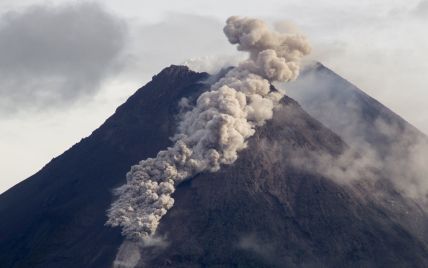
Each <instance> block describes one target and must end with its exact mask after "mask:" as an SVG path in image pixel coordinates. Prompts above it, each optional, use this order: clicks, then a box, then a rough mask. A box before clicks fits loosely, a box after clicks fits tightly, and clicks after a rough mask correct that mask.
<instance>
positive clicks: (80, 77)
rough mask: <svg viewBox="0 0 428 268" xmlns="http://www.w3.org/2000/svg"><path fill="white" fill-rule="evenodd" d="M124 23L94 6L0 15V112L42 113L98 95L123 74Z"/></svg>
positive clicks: (40, 7) (32, 9)
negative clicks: (109, 77)
mask: <svg viewBox="0 0 428 268" xmlns="http://www.w3.org/2000/svg"><path fill="white" fill-rule="evenodd" d="M126 37H127V27H126V24H125V22H124V21H122V20H121V19H119V18H118V17H116V16H115V15H113V14H111V13H109V12H108V11H106V10H105V9H104V8H103V7H102V6H100V5H98V4H95V3H79V4H66V5H34V6H30V7H27V8H25V9H24V10H22V11H8V12H5V13H2V14H1V15H0V58H1V61H0V112H1V114H3V115H7V114H13V113H16V112H19V111H23V110H43V109H46V108H49V107H57V106H59V105H65V104H71V103H73V102H75V101H76V100H79V99H81V98H84V97H89V96H92V95H94V94H95V93H96V92H97V91H98V89H99V86H100V84H101V83H102V81H103V79H104V78H105V77H106V76H107V75H108V74H110V73H111V72H112V71H115V70H118V69H120V65H121V60H120V53H121V51H122V48H123V47H124V45H125V40H126Z"/></svg>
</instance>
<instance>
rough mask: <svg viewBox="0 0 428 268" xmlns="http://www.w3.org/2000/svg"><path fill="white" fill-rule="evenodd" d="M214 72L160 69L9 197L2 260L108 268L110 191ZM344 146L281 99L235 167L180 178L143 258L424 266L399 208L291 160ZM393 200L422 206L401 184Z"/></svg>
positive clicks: (215, 263)
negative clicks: (155, 243) (155, 241)
mask: <svg viewBox="0 0 428 268" xmlns="http://www.w3.org/2000/svg"><path fill="white" fill-rule="evenodd" d="M207 78H208V75H207V74H204V73H194V72H192V71H189V70H188V69H187V68H186V67H180V66H171V67H169V68H167V69H165V70H163V71H162V72H161V73H160V74H159V75H157V76H155V77H154V79H153V81H152V82H150V83H149V84H148V85H146V86H145V87H143V88H141V89H140V90H138V91H137V92H136V93H135V94H134V95H133V96H132V97H131V98H130V99H129V100H128V101H127V102H126V103H125V104H124V105H122V106H121V107H119V108H118V109H117V111H116V113H115V114H114V115H113V116H112V117H110V118H109V119H108V120H107V121H106V122H105V123H104V124H103V125H102V126H101V127H100V128H99V129H97V130H96V131H94V132H93V134H92V135H91V136H90V137H88V138H85V139H83V140H82V141H81V142H80V143H78V144H76V145H75V146H73V147H72V148H71V149H69V150H68V151H66V152H65V153H64V154H63V155H61V156H59V157H57V158H55V159H53V160H52V161H51V162H50V163H49V164H48V165H46V166H45V167H44V168H43V169H42V170H41V171H40V172H38V173H36V174H35V175H34V176H32V177H30V178H29V179H27V180H26V181H24V182H22V183H20V184H18V185H17V186H15V187H13V188H12V189H10V190H9V191H7V192H6V193H4V194H2V195H1V196H0V218H1V219H2V220H1V221H0V264H1V265H0V266H2V267H3V266H4V267H110V266H111V265H112V263H113V260H114V259H115V257H116V253H117V250H118V248H119V246H120V245H121V244H122V242H123V238H122V237H121V236H120V233H119V230H117V229H112V228H108V227H105V226H104V223H105V222H106V220H107V217H106V216H105V215H106V210H107V208H108V207H109V206H110V204H111V202H112V199H113V196H112V193H111V190H112V189H113V188H115V187H116V186H119V185H121V184H123V183H124V181H125V173H126V172H127V171H128V170H129V167H130V166H131V165H132V164H135V163H137V162H138V161H139V160H141V159H145V158H147V157H152V156H154V155H156V153H157V152H158V151H159V150H161V149H164V148H166V147H167V146H168V145H170V144H171V141H170V140H169V137H170V136H171V135H173V134H174V132H175V126H176V115H177V113H178V108H177V103H178V101H179V100H180V99H181V97H183V96H191V95H195V96H196V95H198V94H199V92H200V91H201V90H202V89H204V88H207V86H206V85H204V84H203V83H202V82H203V81H204V80H205V79H207ZM346 148H347V145H346V144H345V143H344V142H343V141H342V139H341V138H340V137H339V136H338V135H336V134H335V133H333V132H332V131H330V130H329V129H327V128H326V127H324V126H323V125H322V124H320V123H319V122H318V121H317V120H315V119H313V118H312V117H311V116H309V115H308V114H307V113H306V112H305V111H304V110H303V109H302V108H301V107H300V106H299V104H297V103H296V102H295V101H294V100H292V99H290V98H288V97H286V98H285V99H284V101H283V107H282V108H281V109H279V110H277V111H275V115H274V118H273V119H272V120H271V121H269V122H268V123H267V124H266V125H265V126H264V127H262V128H261V129H258V131H257V133H256V135H254V136H253V137H252V138H251V139H250V141H249V146H248V148H247V149H245V150H244V151H242V152H241V153H240V157H239V159H238V160H237V162H236V163H235V164H233V165H231V166H227V167H224V168H222V169H221V170H220V171H219V172H217V173H202V174H199V175H197V176H195V177H193V178H192V179H190V180H188V181H186V182H184V183H182V184H181V185H179V186H178V187H177V191H176V192H175V194H174V196H173V197H174V199H175V205H174V207H173V208H172V209H171V210H170V211H169V212H168V213H167V214H166V215H165V216H164V218H163V219H162V220H161V222H160V226H159V229H158V233H159V235H160V236H162V237H164V238H165V243H163V244H162V245H163V247H145V248H141V260H140V263H139V265H140V266H141V265H145V266H144V267H163V266H165V267H302V266H303V267H304V266H308V267H343V266H350V267H405V266H410V267H426V266H428V251H427V247H426V244H424V242H423V241H422V240H421V239H420V237H419V236H418V234H415V233H413V232H412V230H411V229H410V228H408V225H406V224H403V223H401V222H400V217H392V216H391V215H398V214H397V213H398V212H397V213H396V212H394V211H392V212H391V211H389V210H385V207H384V206H383V205H382V204H380V205H379V204H376V202H372V201H368V200H367V199H365V198H364V196H361V195H360V193H359V192H358V191H355V189H354V188H352V187H351V186H348V185H343V184H338V183H336V182H335V181H334V180H331V179H330V178H327V177H326V176H325V175H324V176H323V175H321V174H319V173H317V171H315V170H312V169H311V168H310V166H306V167H305V166H304V165H295V163H294V162H295V161H294V160H293V159H294V157H295V155H294V152H296V151H310V152H318V153H321V154H324V155H329V156H331V157H335V156H337V155H339V154H341V153H342V152H343V151H344V150H346ZM344 179H345V180H346V178H344ZM394 201H396V202H397V203H399V204H400V205H401V208H402V209H400V211H401V210H407V211H409V210H415V209H417V208H415V206H413V205H411V204H413V203H412V202H411V201H407V200H406V199H404V198H403V197H402V196H401V195H400V194H399V193H397V194H396V195H395V196H394ZM394 213H395V214H394ZM418 213H419V212H418ZM400 215H401V214H400ZM410 220H411V219H410ZM422 220H423V218H422ZM165 245H166V246H165Z"/></svg>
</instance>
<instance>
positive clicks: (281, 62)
mask: <svg viewBox="0 0 428 268" xmlns="http://www.w3.org/2000/svg"><path fill="white" fill-rule="evenodd" d="M224 33H225V34H226V36H227V38H228V40H229V42H230V43H232V44H237V45H238V50H241V51H245V52H248V53H249V58H248V59H247V60H245V61H242V62H241V63H239V65H238V66H237V67H236V68H233V69H231V70H230V71H228V72H227V73H226V75H225V76H224V77H223V78H221V79H220V80H219V81H218V82H216V83H215V84H213V85H212V86H211V88H210V89H209V90H208V91H206V92H205V93H203V94H201V95H200V96H199V98H198V99H197V100H196V104H195V106H194V107H193V108H192V109H190V110H189V111H187V112H186V113H185V114H183V115H182V117H181V118H182V119H181V121H180V122H179V125H178V128H177V133H176V135H175V136H174V137H173V141H174V142H175V144H174V145H173V146H172V147H169V148H167V149H166V150H164V151H160V152H159V153H158V155H157V156H156V157H155V158H149V159H145V160H142V161H141V162H140V163H139V164H137V165H135V166H133V167H132V168H131V170H130V171H129V172H128V173H127V175H126V178H127V183H126V184H125V185H123V186H121V187H120V188H118V189H117V190H116V194H117V195H118V198H117V200H116V201H114V203H113V204H112V206H111V208H110V209H109V211H108V222H107V224H109V225H111V226H120V227H122V233H123V235H125V236H126V237H127V238H129V239H133V240H137V241H138V240H146V239H150V237H151V236H152V235H154V234H155V232H156V229H157V226H158V224H159V221H160V219H161V218H162V216H163V215H165V214H166V213H167V211H168V210H169V209H171V207H172V206H173V204H174V199H173V198H172V197H171V195H172V193H173V192H174V191H175V186H176V185H177V184H178V183H180V182H182V181H183V180H186V179H188V178H190V177H192V176H194V175H195V174H197V173H200V172H216V171H218V170H219V169H220V167H221V166H222V165H230V164H233V163H234V162H235V161H236V159H237V158H238V153H239V151H241V150H243V149H245V148H246V146H247V139H248V138H249V137H251V136H252V135H253V134H254V133H255V131H256V127H258V126H262V125H263V124H264V123H265V122H266V120H269V119H271V118H272V114H273V109H274V108H275V107H276V106H277V105H278V103H279V101H280V99H281V98H282V97H283V94H282V93H281V92H277V91H271V86H270V83H271V82H274V81H282V82H286V81H290V80H292V79H295V78H296V77H297V75H298V73H299V65H300V64H299V63H300V60H301V58H302V57H303V56H305V55H307V54H308V53H309V52H310V48H309V45H308V44H307V41H306V39H305V38H304V37H303V36H301V35H299V34H281V33H278V32H275V31H272V30H271V29H270V28H269V27H268V26H267V25H266V24H265V23H264V22H263V21H260V20H257V19H252V18H245V17H244V18H243V17H230V18H229V19H228V20H227V22H226V26H225V27H224Z"/></svg>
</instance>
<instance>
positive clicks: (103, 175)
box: [0, 66, 208, 267]
mask: <svg viewBox="0 0 428 268" xmlns="http://www.w3.org/2000/svg"><path fill="white" fill-rule="evenodd" d="M207 76H208V75H207V74H198V73H194V72H190V71H189V70H188V69H187V68H185V67H174V66H173V67H171V68H167V69H165V70H164V71H162V72H161V73H160V74H158V75H157V76H155V77H154V79H153V81H152V82H150V83H149V84H147V85H146V86H145V87H144V88H142V89H140V90H138V91H137V92H136V93H135V94H134V95H133V96H132V97H130V98H129V99H128V101H127V102H126V104H124V105H122V106H120V107H119V108H118V109H117V111H116V113H115V114H114V115H113V116H112V117H110V118H109V119H108V120H107V121H106V122H105V123H104V124H103V125H102V126H101V127H100V128H99V129H97V130H96V131H94V132H93V133H92V135H91V136H90V137H88V138H85V139H83V140H82V141H81V142H79V143H78V144H76V145H74V146H73V147H72V148H70V149H69V150H67V151H66V152H65V153H64V154H62V155H61V156H59V157H57V158H55V159H53V160H52V161H51V162H50V163H49V164H47V165H46V166H45V167H44V168H43V169H42V170H40V171H39V172H37V173H36V174H35V175H33V176H31V177H30V178H28V179H27V180H25V181H23V182H22V183H20V184H18V185H16V186H15V187H13V188H12V189H10V190H9V191H7V192H5V193H3V194H2V195H0V218H1V219H2V220H1V221H0V264H1V265H0V266H2V267H108V266H109V265H110V264H111V263H112V262H113V259H114V257H115V255H116V250H117V248H118V247H119V245H120V244H121V242H122V237H121V235H120V232H119V230H115V229H112V228H109V227H106V226H104V223H105V222H106V220H107V217H106V216H105V214H106V212H105V211H106V209H107V208H108V207H109V205H110V203H111V201H112V199H113V196H112V192H111V190H112V189H113V188H115V187H117V186H119V185H121V184H122V183H123V182H124V179H125V174H126V172H127V171H128V170H129V167H130V166H131V165H132V164H135V163H136V162H138V161H139V160H141V159H144V158H147V157H150V156H154V155H156V153H157V152H158V151H159V150H161V149H163V148H165V147H166V146H167V145H169V144H170V141H169V137H170V136H171V135H172V134H173V133H174V122H175V117H174V116H175V114H176V103H177V100H178V99H180V98H181V97H182V96H185V95H186V94H189V93H195V92H197V91H198V90H199V89H200V88H202V84H200V83H199V82H200V81H201V80H203V79H205V78H207Z"/></svg>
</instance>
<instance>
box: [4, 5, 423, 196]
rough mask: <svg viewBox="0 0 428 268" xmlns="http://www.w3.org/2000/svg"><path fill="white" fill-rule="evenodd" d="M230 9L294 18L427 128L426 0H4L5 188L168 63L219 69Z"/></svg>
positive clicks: (342, 67) (334, 64)
mask: <svg viewBox="0 0 428 268" xmlns="http://www.w3.org/2000/svg"><path fill="white" fill-rule="evenodd" d="M231 15H241V16H253V17H257V18H261V19H264V20H266V21H268V22H269V23H271V24H272V25H276V26H277V27H281V25H283V24H282V22H287V24H286V25H288V27H290V26H289V25H293V27H292V28H293V29H292V30H296V31H300V32H301V33H303V34H305V35H306V36H307V38H308V39H309V40H310V42H311V44H312V48H313V51H312V55H311V56H310V60H317V61H321V62H322V63H323V64H325V65H326V66H327V67H329V68H331V69H332V70H334V71H335V72H336V73H338V74H340V75H341V76H343V77H344V78H346V79H347V80H349V81H350V82H352V83H354V84H355V85H357V86H358V87H359V88H361V89H363V90H364V91H365V92H366V93H368V94H369V95H371V96H372V97H374V98H376V99H377V100H379V101H380V102H382V103H383V104H385V105H386V106H387V107H389V108H391V109H392V110H393V111H395V112H396V113H398V114H399V115H401V116H402V117H403V118H405V119H406V120H408V121H409V122H410V123H412V124H413V125H415V126H416V127H417V128H419V129H420V130H422V131H423V132H425V133H428V61H427V60H426V59H428V35H427V34H426V29H427V28H428V0H406V1H404V0H401V1H398V0H360V1H346V0H344V1H332V0H327V1H319V0H318V1H316V0H309V1H301V0H281V1H279V0H262V1H260V0H252V1H241V0H239V1H234V0H228V1H224V0H216V1H211V0H204V1H201V0H185V1H174V0H169V1H167V0H157V1H146V0H142V1H141V0H140V1H136V0H133V1H131V0H121V1H118V0H104V1H101V0H99V1H75V0H64V1H58V0H56V1H41V0H20V1H16V0H13V1H12V0H2V1H0V193H1V192H3V191H5V190H7V189H8V188H10V187H12V186H13V185H15V184H16V183H18V182H20V181H22V180H23V179H25V178H27V177H29V176H31V175H32V174H34V173H35V172H37V171H38V170H40V169H41V168H42V167H43V166H44V165H45V164H47V163H48V162H49V161H50V160H51V159H52V158H54V157H56V156H58V155H60V154H62V153H63V152H64V151H65V150H67V149H68V148H70V147H71V146H72V145H73V144H75V143H77V142H79V141H80V140H81V139H82V138H84V137H86V136H88V135H90V134H91V132H92V131H93V130H95V129H96V128H98V127H99V126H100V125H101V124H102V123H103V122H104V121H105V120H106V119H107V118H108V117H109V116H110V115H112V114H113V113H114V111H115V109H116V107H117V106H119V105H120V104H121V103H123V102H124V101H125V100H126V99H127V98H128V97H129V96H130V95H131V94H132V93H133V92H135V90H137V89H138V88H139V87H141V86H143V85H144V84H145V83H147V82H148V81H150V79H151V77H152V76H153V75H155V74H156V73H158V72H159V71H161V70H162V69H163V68H164V67H167V66H169V65H171V64H184V63H186V64H189V65H190V66H194V67H195V68H199V69H201V70H208V71H214V70H215V69H216V68H218V67H221V66H223V65H225V64H230V63H233V62H235V61H236V59H237V58H240V57H242V55H240V54H239V53H237V52H236V51H235V48H234V47H233V46H231V45H229V44H228V42H227V40H226V38H225V37H224V35H223V33H222V28H223V25H224V21H225V20H226V18H227V17H229V16H231ZM289 30H290V29H289Z"/></svg>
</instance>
